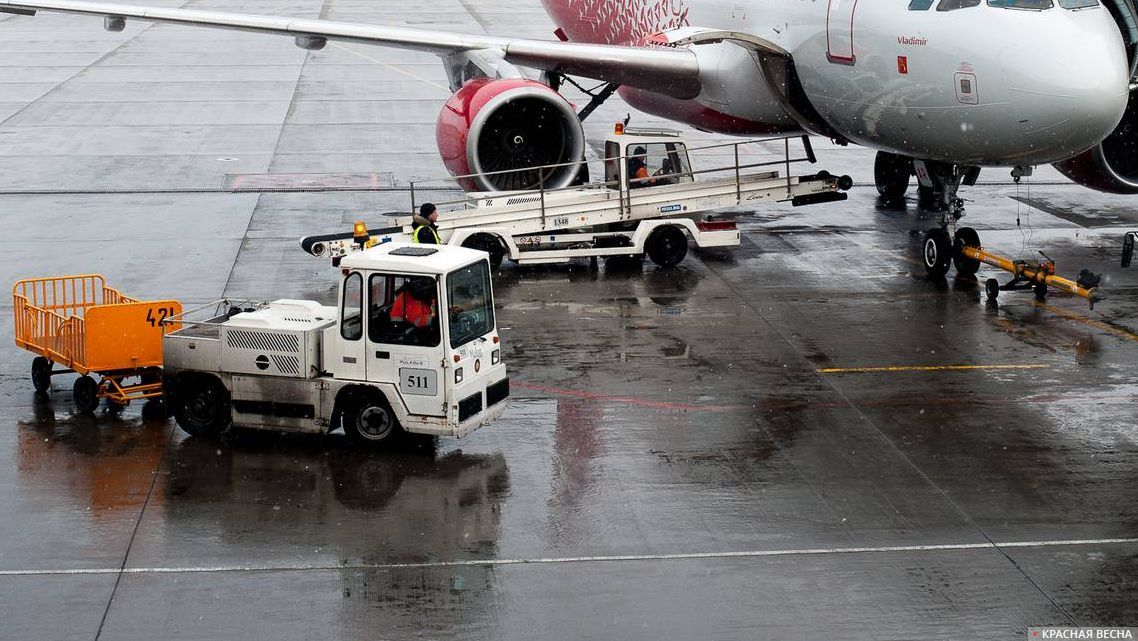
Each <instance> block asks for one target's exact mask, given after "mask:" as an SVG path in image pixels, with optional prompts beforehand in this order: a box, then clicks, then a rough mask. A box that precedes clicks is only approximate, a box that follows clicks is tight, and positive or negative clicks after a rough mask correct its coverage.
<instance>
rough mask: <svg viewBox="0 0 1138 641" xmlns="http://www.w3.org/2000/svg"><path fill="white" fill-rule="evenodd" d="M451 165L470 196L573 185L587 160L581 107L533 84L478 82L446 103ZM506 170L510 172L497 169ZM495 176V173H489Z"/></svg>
mask: <svg viewBox="0 0 1138 641" xmlns="http://www.w3.org/2000/svg"><path fill="white" fill-rule="evenodd" d="M435 137H436V139H437V141H438V145H439V153H440V154H441V155H442V157H443V163H444V164H445V165H446V168H447V170H448V171H449V172H450V173H451V175H453V176H464V175H468V174H478V175H477V176H475V177H472V178H460V179H459V184H460V186H461V187H462V188H463V189H465V190H466V191H512V190H525V189H537V188H539V187H540V186H544V187H545V188H547V189H556V188H558V187H566V186H568V185H570V184H571V183H572V182H573V180H574V178H576V176H577V172H578V171H579V169H580V165H578V164H571V165H566V166H564V167H555V168H551V169H545V170H539V169H536V167H541V166H545V165H555V164H559V163H574V161H579V160H582V159H583V158H584V156H585V134H584V131H583V130H582V129H581V122H580V120H578V118H577V114H576V113H575V112H574V111H573V106H572V105H570V104H569V103H568V102H567V101H566V100H565V99H564V98H562V97H561V96H560V95H559V94H558V93H557V92H556V91H554V90H553V89H550V88H549V87H548V86H546V85H544V84H542V83H540V82H536V81H533V80H526V79H522V78H511V79H503V80H494V79H489V78H478V79H475V80H471V81H469V82H467V83H466V84H465V85H463V86H462V88H461V89H459V90H458V91H457V92H456V93H455V94H454V95H453V96H451V98H450V100H448V101H447V103H446V104H445V105H444V106H443V109H442V112H440V113H439V118H438V121H437V123H436V125H435ZM500 171H505V172H507V173H498V174H495V173H493V172H500ZM487 174H489V175H487Z"/></svg>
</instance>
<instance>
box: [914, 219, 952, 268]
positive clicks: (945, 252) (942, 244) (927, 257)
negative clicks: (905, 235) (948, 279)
mask: <svg viewBox="0 0 1138 641" xmlns="http://www.w3.org/2000/svg"><path fill="white" fill-rule="evenodd" d="M921 254H922V255H923V258H924V264H925V271H927V272H928V274H929V278H932V279H934V280H939V279H942V278H944V275H945V274H947V273H948V266H949V265H951V264H952V243H951V242H949V240H948V232H947V231H945V230H944V229H941V228H939V227H937V228H935V229H930V230H928V231H927V232H925V245H924V250H923V251H922V252H921Z"/></svg>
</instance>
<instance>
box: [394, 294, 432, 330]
mask: <svg viewBox="0 0 1138 641" xmlns="http://www.w3.org/2000/svg"><path fill="white" fill-rule="evenodd" d="M434 317H435V310H434V309H432V307H431V303H424V302H423V301H421V300H419V299H418V298H415V297H414V296H412V295H411V294H409V293H407V292H406V291H402V292H399V295H398V296H396V297H395V301H394V302H393V303H392V304H391V320H393V321H396V322H400V321H404V322H408V323H411V324H412V325H414V326H415V327H426V326H427V325H430V324H431V320H432V319H433V318H434Z"/></svg>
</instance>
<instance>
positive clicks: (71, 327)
mask: <svg viewBox="0 0 1138 641" xmlns="http://www.w3.org/2000/svg"><path fill="white" fill-rule="evenodd" d="M12 302H13V306H14V311H15V335H16V345H17V346H19V347H22V348H24V349H27V350H29V351H32V352H35V353H38V354H42V355H43V356H44V357H46V358H48V359H49V360H52V361H54V362H57V363H60V364H62V365H65V366H67V367H74V366H75V358H76V357H77V356H79V355H81V354H84V353H85V348H86V345H85V344H84V341H85V340H86V335H87V333H86V331H84V329H85V324H84V320H83V316H84V314H85V313H86V311H87V310H88V309H90V308H91V307H94V306H96V305H113V304H118V303H133V302H137V301H136V300H135V299H133V298H130V297H129V296H125V295H123V293H122V292H120V291H119V290H117V289H115V288H113V287H108V286H107V283H106V279H104V278H103V277H102V276H101V275H99V274H81V275H78V276H54V277H47V278H27V279H24V280H21V281H18V282H17V283H16V284H15V285H14V286H13V287H12Z"/></svg>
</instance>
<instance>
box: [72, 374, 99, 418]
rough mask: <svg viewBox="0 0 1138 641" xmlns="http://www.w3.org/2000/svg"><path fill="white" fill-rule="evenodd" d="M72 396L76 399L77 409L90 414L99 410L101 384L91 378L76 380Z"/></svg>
mask: <svg viewBox="0 0 1138 641" xmlns="http://www.w3.org/2000/svg"><path fill="white" fill-rule="evenodd" d="M71 394H72V397H73V398H74V399H75V409H77V410H79V411H80V412H83V413H84V414H90V413H92V412H94V411H95V410H97V409H99V384H98V383H96V382H95V379H93V378H91V377H90V376H80V377H79V378H77V379H75V386H74V387H72V388H71Z"/></svg>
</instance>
